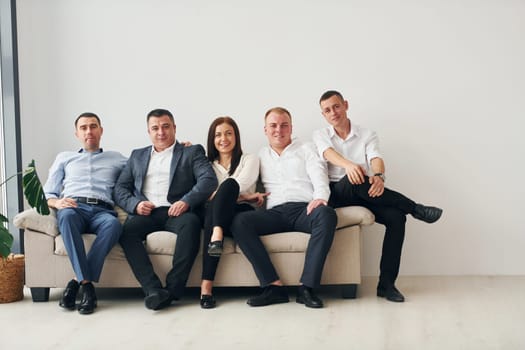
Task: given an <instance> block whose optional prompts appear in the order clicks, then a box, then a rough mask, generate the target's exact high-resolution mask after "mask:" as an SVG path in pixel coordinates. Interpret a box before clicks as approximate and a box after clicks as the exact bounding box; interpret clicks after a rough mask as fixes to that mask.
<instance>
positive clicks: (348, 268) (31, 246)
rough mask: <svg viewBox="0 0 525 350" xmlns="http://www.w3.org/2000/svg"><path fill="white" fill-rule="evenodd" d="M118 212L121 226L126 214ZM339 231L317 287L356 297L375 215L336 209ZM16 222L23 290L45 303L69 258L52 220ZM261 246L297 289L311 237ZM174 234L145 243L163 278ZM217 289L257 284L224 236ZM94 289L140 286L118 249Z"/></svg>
mask: <svg viewBox="0 0 525 350" xmlns="http://www.w3.org/2000/svg"><path fill="white" fill-rule="evenodd" d="M117 209H118V213H119V218H120V220H121V221H122V222H123V221H124V220H125V219H126V213H125V212H124V211H122V210H120V209H119V208H117ZM337 217H338V222H337V231H336V235H335V238H334V242H333V244H332V248H331V250H330V253H329V255H328V258H327V260H326V263H325V266H324V271H323V277H322V281H321V284H323V285H340V286H341V288H342V296H343V297H344V298H355V297H356V291H357V285H358V284H359V283H360V282H361V255H360V251H361V226H362V225H370V224H372V223H373V222H374V215H373V214H372V213H371V212H370V211H369V210H367V209H366V208H363V207H357V206H354V207H345V208H339V209H337ZM14 224H15V225H16V226H17V227H18V228H20V229H24V254H25V262H26V266H25V271H26V280H25V283H26V286H28V287H29V288H30V289H31V295H32V298H33V301H47V300H49V288H64V287H65V285H66V284H67V282H68V281H69V280H70V279H71V278H73V276H74V275H73V270H72V268H71V265H70V263H69V259H68V257H67V254H66V251H65V248H64V243H63V241H62V237H61V235H60V234H59V232H58V228H57V224H56V216H55V213H54V211H52V213H51V215H49V216H41V215H39V214H38V213H37V212H36V211H35V210H34V209H29V210H26V211H24V212H22V213H19V214H18V215H17V216H16V217H15V219H14ZM94 237H95V236H94V235H93V234H85V235H84V242H85V245H86V249H89V248H90V247H91V244H92V242H93V239H94ZM262 239H263V242H264V244H265V246H266V248H267V250H268V251H269V252H270V257H271V259H272V261H273V263H274V265H275V267H276V269H277V272H278V273H279V276H280V277H281V279H282V280H283V282H284V283H285V284H286V285H298V284H299V278H300V276H301V272H302V269H303V263H304V252H305V250H306V246H307V243H308V239H309V235H308V234H305V233H301V232H286V233H280V234H274V235H268V236H264V237H263V238H262ZM175 243H176V235H174V234H172V233H170V232H166V231H159V232H154V233H152V234H150V235H149V236H148V238H147V241H146V247H147V251H148V253H149V256H150V258H151V261H152V263H153V266H154V268H155V271H156V272H157V274H158V275H159V277H160V278H161V280H165V278H166V274H167V272H168V271H169V270H170V269H171V261H172V255H173V251H174V247H175ZM201 269H202V257H201V252H199V254H198V256H197V259H196V260H195V263H194V265H193V268H192V271H191V273H190V277H189V280H188V283H187V286H188V287H197V286H200V277H201ZM214 285H215V286H218V287H237V286H258V285H259V281H258V280H257V278H256V276H255V273H254V272H253V269H252V266H251V265H250V263H249V262H248V260H247V259H246V257H245V256H244V255H243V254H242V252H241V250H240V249H239V247H238V246H237V245H236V244H235V243H234V242H233V240H231V239H229V238H226V239H225V242H224V253H223V255H222V257H221V260H220V263H219V267H218V270H217V274H216V279H215V283H214ZM96 286H97V287H111V288H115V287H140V285H139V284H138V282H137V280H136V279H135V277H134V275H133V273H132V271H131V269H130V267H129V265H128V263H127V261H126V258H125V256H124V252H123V250H122V248H121V247H120V246H119V245H117V246H115V247H114V248H113V249H112V250H111V252H110V253H109V255H108V257H107V259H106V262H105V264H104V269H103V271H102V276H101V278H100V281H99V282H98V283H97V284H96Z"/></svg>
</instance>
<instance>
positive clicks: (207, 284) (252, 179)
mask: <svg viewBox="0 0 525 350" xmlns="http://www.w3.org/2000/svg"><path fill="white" fill-rule="evenodd" d="M208 159H209V161H210V162H211V163H212V167H213V170H214V171H215V174H216V175H217V180H218V182H219V187H218V188H217V190H216V191H215V192H214V193H213V194H212V196H211V197H210V201H209V202H208V207H207V210H206V219H205V221H204V237H203V253H202V282H201V301H200V304H201V307H202V308H203V309H211V308H214V307H215V304H216V302H215V298H214V297H213V295H212V288H213V280H214V279H215V272H216V271H217V265H218V263H219V258H220V256H221V254H222V248H223V240H224V236H225V235H228V236H231V232H230V225H231V223H232V220H233V217H234V216H235V215H236V214H237V213H240V212H243V211H247V210H253V206H252V204H254V205H256V206H261V205H262V204H263V202H264V197H265V196H266V195H267V193H258V192H255V186H256V182H257V179H258V177H259V158H258V157H257V156H256V155H252V154H243V153H242V148H241V137H240V133H239V128H238V126H237V123H235V121H234V120H233V119H232V118H230V117H218V118H216V119H215V120H214V121H213V122H212V123H211V125H210V129H209V130H208Z"/></svg>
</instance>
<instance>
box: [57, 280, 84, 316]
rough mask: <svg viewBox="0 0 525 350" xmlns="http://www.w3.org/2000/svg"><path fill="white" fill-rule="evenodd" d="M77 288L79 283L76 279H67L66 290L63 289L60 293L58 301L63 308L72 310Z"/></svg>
mask: <svg viewBox="0 0 525 350" xmlns="http://www.w3.org/2000/svg"><path fill="white" fill-rule="evenodd" d="M79 288H80V285H79V284H78V282H77V281H75V280H71V281H69V282H68V284H67V286H66V290H64V293H63V294H62V298H60V301H59V302H58V305H59V306H60V307H63V308H64V309H68V310H74V309H75V302H76V300H77V294H78V289H79Z"/></svg>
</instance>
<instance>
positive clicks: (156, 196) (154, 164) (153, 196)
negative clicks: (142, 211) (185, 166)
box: [143, 144, 175, 207]
mask: <svg viewBox="0 0 525 350" xmlns="http://www.w3.org/2000/svg"><path fill="white" fill-rule="evenodd" d="M173 147H175V144H173V145H171V146H170V147H168V148H166V149H165V150H164V151H161V152H157V151H155V147H153V146H152V147H151V157H150V160H149V164H148V171H147V172H146V177H145V178H144V188H143V192H144V195H145V196H146V198H148V200H149V201H150V202H152V203H153V204H155V207H169V206H171V203H170V202H168V190H169V188H170V183H169V181H170V168H171V159H172V158H173Z"/></svg>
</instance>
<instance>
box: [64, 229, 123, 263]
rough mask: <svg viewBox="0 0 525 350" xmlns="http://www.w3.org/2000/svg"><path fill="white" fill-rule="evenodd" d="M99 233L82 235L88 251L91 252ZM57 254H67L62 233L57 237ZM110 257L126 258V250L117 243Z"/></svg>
mask: <svg viewBox="0 0 525 350" xmlns="http://www.w3.org/2000/svg"><path fill="white" fill-rule="evenodd" d="M96 237H97V235H95V234H91V233H86V234H83V235H82V239H83V240H84V247H85V249H86V252H89V250H90V249H91V246H92V245H93V242H94V241H95V238H96ZM55 254H56V255H61V256H67V252H66V247H65V246H64V240H63V239H62V235H58V236H57V237H56V238H55ZM107 258H108V259H120V260H122V259H124V260H125V259H126V256H125V255H124V250H123V249H122V247H121V246H120V244H116V245H115V246H114V247H113V248H112V249H111V250H110V252H109V254H108V256H107Z"/></svg>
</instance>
